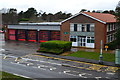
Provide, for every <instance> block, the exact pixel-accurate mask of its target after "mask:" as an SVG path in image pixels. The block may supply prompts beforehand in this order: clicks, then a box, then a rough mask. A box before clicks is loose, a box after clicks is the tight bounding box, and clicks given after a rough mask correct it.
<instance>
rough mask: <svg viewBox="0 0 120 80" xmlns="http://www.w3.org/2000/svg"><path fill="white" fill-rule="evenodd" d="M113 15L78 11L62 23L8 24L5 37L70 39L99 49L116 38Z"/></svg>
mask: <svg viewBox="0 0 120 80" xmlns="http://www.w3.org/2000/svg"><path fill="white" fill-rule="evenodd" d="M115 30H116V18H115V16H114V15H112V14H105V13H91V12H81V13H78V14H75V15H73V16H72V17H70V18H68V19H65V20H63V21H62V22H43V23H20V24H17V25H8V26H7V30H6V40H19V41H34V42H42V41H49V40H62V41H72V46H79V47H87V48H96V49H98V48H100V41H101V40H102V41H103V46H104V44H107V43H109V42H112V41H113V40H114V39H115V37H114V34H115Z"/></svg>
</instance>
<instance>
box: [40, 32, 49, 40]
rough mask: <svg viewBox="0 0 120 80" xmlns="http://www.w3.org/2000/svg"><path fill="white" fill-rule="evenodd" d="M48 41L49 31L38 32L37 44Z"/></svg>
mask: <svg viewBox="0 0 120 80" xmlns="http://www.w3.org/2000/svg"><path fill="white" fill-rule="evenodd" d="M49 40H50V31H39V42H40V41H49Z"/></svg>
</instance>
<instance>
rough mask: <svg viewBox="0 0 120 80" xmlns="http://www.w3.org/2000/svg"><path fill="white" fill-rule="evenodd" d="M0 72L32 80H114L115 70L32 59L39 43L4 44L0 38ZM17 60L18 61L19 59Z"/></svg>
mask: <svg viewBox="0 0 120 80" xmlns="http://www.w3.org/2000/svg"><path fill="white" fill-rule="evenodd" d="M0 36H1V38H0V45H2V47H1V49H0V52H1V54H0V58H1V60H2V62H0V64H2V66H1V68H0V69H1V70H2V71H6V72H8V73H12V74H17V75H19V76H23V77H28V78H32V79H38V80H39V78H94V79H98V78H106V79H112V80H114V79H115V80H117V76H118V74H117V73H116V72H115V69H114V70H112V69H113V68H114V67H108V66H107V67H106V66H101V65H95V64H88V63H83V62H77V61H70V60H67V59H61V58H53V57H47V56H41V55H39V56H38V55H32V54H33V53H35V52H36V50H37V49H38V47H39V44H38V43H31V42H19V41H6V42H5V41H4V39H3V38H2V36H3V35H0ZM18 57H21V58H20V59H18Z"/></svg>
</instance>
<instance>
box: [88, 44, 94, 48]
mask: <svg viewBox="0 0 120 80" xmlns="http://www.w3.org/2000/svg"><path fill="white" fill-rule="evenodd" d="M86 47H88V48H95V46H94V43H86Z"/></svg>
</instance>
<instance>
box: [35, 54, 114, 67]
mask: <svg viewBox="0 0 120 80" xmlns="http://www.w3.org/2000/svg"><path fill="white" fill-rule="evenodd" d="M34 55H42V56H48V57H55V58H62V59H69V60H73V61H80V62H86V63H93V64H99V61H98V60H93V59H86V58H77V57H72V56H61V55H53V54H48V53H35V54H34ZM103 65H106V66H114V67H116V65H115V63H114V62H107V61H104V62H103Z"/></svg>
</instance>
